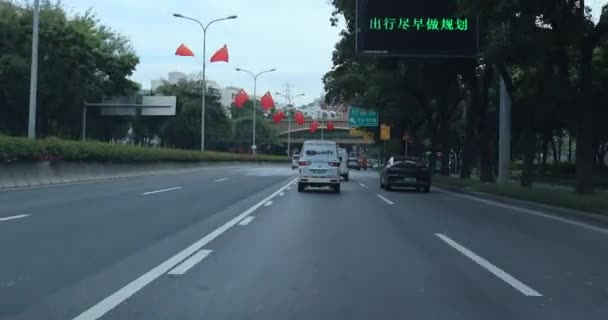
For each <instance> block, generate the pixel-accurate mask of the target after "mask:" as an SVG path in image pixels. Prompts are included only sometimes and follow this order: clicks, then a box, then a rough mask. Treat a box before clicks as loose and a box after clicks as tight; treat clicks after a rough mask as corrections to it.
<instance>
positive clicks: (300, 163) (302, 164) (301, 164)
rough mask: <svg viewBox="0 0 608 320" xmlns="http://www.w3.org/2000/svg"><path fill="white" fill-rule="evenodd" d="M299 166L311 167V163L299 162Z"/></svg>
mask: <svg viewBox="0 0 608 320" xmlns="http://www.w3.org/2000/svg"><path fill="white" fill-rule="evenodd" d="M298 165H300V167H305V166H309V165H310V161H299V162H298Z"/></svg>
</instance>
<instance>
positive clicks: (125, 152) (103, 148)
mask: <svg viewBox="0 0 608 320" xmlns="http://www.w3.org/2000/svg"><path fill="white" fill-rule="evenodd" d="M280 162H289V159H288V158H287V157H283V156H272V155H257V156H253V155H249V154H237V153H227V152H215V151H206V152H199V151H193V150H180V149H168V148H148V147H139V146H129V145H122V144H109V143H103V142H86V143H85V142H79V141H69V140H61V139H57V138H48V139H41V140H30V139H25V138H15V137H7V136H0V189H11V188H21V187H32V186H41V185H52V184H64V183H74V182H86V181H95V180H107V179H117V178H128V177H135V176H145V175H153V174H161V173H171V172H179V171H183V170H197V169H201V168H205V167H210V166H225V165H239V164H243V165H251V164H262V163H280Z"/></svg>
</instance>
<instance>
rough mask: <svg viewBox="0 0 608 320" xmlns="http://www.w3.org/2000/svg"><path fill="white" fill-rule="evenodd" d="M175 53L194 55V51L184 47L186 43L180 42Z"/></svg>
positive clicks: (177, 54)
mask: <svg viewBox="0 0 608 320" xmlns="http://www.w3.org/2000/svg"><path fill="white" fill-rule="evenodd" d="M175 55H176V56H182V57H194V52H192V50H190V48H188V47H186V45H185V44H183V43H182V45H180V46H179V47H178V48H177V51H175Z"/></svg>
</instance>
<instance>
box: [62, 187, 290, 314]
mask: <svg viewBox="0 0 608 320" xmlns="http://www.w3.org/2000/svg"><path fill="white" fill-rule="evenodd" d="M289 183H290V184H291V183H292V182H289ZM287 186H289V184H287V185H285V186H283V187H281V188H280V189H279V190H277V191H276V192H274V193H273V194H271V195H269V196H268V197H266V198H265V199H263V200H261V201H260V202H258V203H256V204H255V205H253V206H252V207H251V208H249V209H247V210H245V211H244V212H243V213H241V214H240V215H238V216H237V217H235V218H234V219H232V220H230V221H228V222H226V223H225V224H224V225H222V226H221V227H219V228H217V229H215V230H213V231H212V232H211V233H209V234H208V235H206V236H205V237H204V238H202V239H200V240H198V241H197V242H195V243H193V244H191V245H190V246H189V247H187V248H186V249H184V250H182V251H181V252H179V253H177V254H176V255H174V256H173V257H171V258H169V260H167V261H165V262H163V263H161V264H160V265H158V266H156V267H155V268H154V269H152V270H150V271H148V272H147V273H145V274H143V275H142V276H140V277H139V278H137V279H135V280H133V281H132V282H131V283H129V284H127V285H126V286H124V287H122V288H120V289H119V290H118V291H116V292H114V293H113V294H111V295H110V296H108V297H106V298H105V299H103V300H102V301H100V302H99V303H97V304H96V305H94V306H92V307H91V308H90V309H88V310H86V311H84V312H83V313H81V314H80V315H78V316H77V317H75V318H74V320H96V319H99V318H101V317H102V316H103V315H104V314H106V313H108V312H109V311H110V310H112V309H114V308H115V307H116V306H118V305H119V304H121V303H122V302H123V301H125V300H127V299H128V298H129V297H131V296H132V295H134V294H135V293H136V292H137V291H139V290H141V289H143V288H144V287H145V286H147V285H148V284H149V283H151V282H152V281H154V280H156V279H157V278H159V277H160V276H162V275H163V274H165V273H166V272H167V271H169V270H171V269H172V268H173V267H174V266H176V265H177V264H178V263H180V262H181V261H183V260H184V259H186V258H188V257H189V256H191V255H192V254H194V253H195V252H197V251H198V250H200V249H202V248H203V247H204V246H205V245H207V244H208V243H209V242H211V241H213V239H215V238H217V237H219V236H220V235H221V234H222V233H224V232H226V231H228V229H230V228H232V227H233V226H234V225H236V224H237V223H239V222H240V221H241V220H243V219H244V218H245V217H247V216H248V215H250V214H251V213H253V212H254V211H255V210H257V209H258V208H259V207H261V206H262V205H264V203H266V202H268V200H271V199H272V198H274V197H276V196H277V195H278V194H279V193H281V192H282V191H283V190H285V188H287Z"/></svg>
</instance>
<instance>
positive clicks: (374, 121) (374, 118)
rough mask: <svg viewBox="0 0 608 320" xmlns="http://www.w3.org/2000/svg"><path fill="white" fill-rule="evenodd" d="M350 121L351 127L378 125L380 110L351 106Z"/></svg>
mask: <svg viewBox="0 0 608 320" xmlns="http://www.w3.org/2000/svg"><path fill="white" fill-rule="evenodd" d="M348 123H349V124H350V125H351V127H377V126H378V112H376V111H368V110H365V109H361V108H352V107H351V108H350V113H349V116H348Z"/></svg>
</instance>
